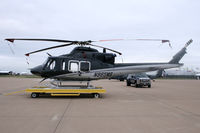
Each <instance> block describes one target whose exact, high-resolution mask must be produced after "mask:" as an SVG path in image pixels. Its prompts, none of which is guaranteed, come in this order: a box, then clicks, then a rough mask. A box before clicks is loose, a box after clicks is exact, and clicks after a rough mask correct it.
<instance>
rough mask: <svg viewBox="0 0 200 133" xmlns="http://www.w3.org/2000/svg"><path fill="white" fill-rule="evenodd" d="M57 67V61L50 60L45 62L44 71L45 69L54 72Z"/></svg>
mask: <svg viewBox="0 0 200 133" xmlns="http://www.w3.org/2000/svg"><path fill="white" fill-rule="evenodd" d="M55 66H56V61H55V59H51V58H48V59H47V60H46V61H45V62H44V69H45V70H53V69H55Z"/></svg>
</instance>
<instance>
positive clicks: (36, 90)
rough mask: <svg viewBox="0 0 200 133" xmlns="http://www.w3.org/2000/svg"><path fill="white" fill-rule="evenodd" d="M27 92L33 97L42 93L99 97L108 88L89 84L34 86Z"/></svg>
mask: <svg viewBox="0 0 200 133" xmlns="http://www.w3.org/2000/svg"><path fill="white" fill-rule="evenodd" d="M25 92H28V93H31V97H32V98H37V97H39V95H40V94H50V95H51V96H79V95H80V94H92V95H93V96H94V98H99V97H100V94H102V93H105V92H106V90H105V89H102V87H93V86H90V87H87V86H62V87H33V88H28V89H26V90H25Z"/></svg>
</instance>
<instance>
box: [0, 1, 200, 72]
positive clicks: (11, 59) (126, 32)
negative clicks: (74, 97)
mask: <svg viewBox="0 0 200 133" xmlns="http://www.w3.org/2000/svg"><path fill="white" fill-rule="evenodd" d="M199 13H200V1H199V0H0V70H13V71H17V72H22V71H28V68H31V67H34V66H36V65H40V64H41V63H42V62H43V61H44V60H45V59H46V57H47V54H46V52H41V53H38V54H34V55H31V56H30V57H29V58H28V61H29V63H30V64H29V65H27V63H26V58H25V56H24V54H25V53H27V52H30V51H33V50H37V49H40V48H45V47H49V46H53V45H56V44H58V43H49V42H25V41H16V42H15V43H14V44H12V45H11V47H12V49H13V50H14V52H15V54H12V52H11V50H10V48H9V46H8V45H7V44H8V43H7V42H6V41H4V39H5V38H9V37H18V38H57V39H67V40H102V39H113V38H119V39H121V38H124V39H137V38H148V39H151V38H152V39H154V38H158V39H169V40H170V41H171V43H172V47H173V49H171V48H169V47H168V45H167V44H161V43H160V42H136V41H122V42H106V43H96V44H99V45H102V46H106V47H109V48H112V49H115V50H117V51H120V52H122V53H123V56H118V57H117V62H122V59H123V62H167V61H169V60H170V59H171V58H172V56H173V55H174V54H175V53H176V52H177V51H178V50H180V49H181V48H182V47H183V46H184V44H185V43H186V42H187V41H188V40H189V39H191V38H192V39H193V40H194V42H193V43H192V44H191V46H189V47H188V50H187V52H188V54H186V55H185V56H184V57H183V59H182V60H181V62H182V63H184V64H185V66H186V67H194V68H196V67H200V60H199V59H200V53H199V51H200V38H199V35H200V14H199ZM73 48H74V46H70V47H64V48H59V49H55V50H49V51H47V52H49V53H50V54H52V55H60V54H64V53H68V52H70V51H71V50H72V49H73ZM98 50H99V51H102V49H98Z"/></svg>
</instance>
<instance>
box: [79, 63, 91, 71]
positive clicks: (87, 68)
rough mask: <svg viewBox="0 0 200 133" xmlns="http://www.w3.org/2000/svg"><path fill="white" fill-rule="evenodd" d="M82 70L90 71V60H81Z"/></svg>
mask: <svg viewBox="0 0 200 133" xmlns="http://www.w3.org/2000/svg"><path fill="white" fill-rule="evenodd" d="M80 70H81V71H86V72H87V71H90V62H87V61H81V62H80Z"/></svg>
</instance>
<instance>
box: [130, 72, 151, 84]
mask: <svg viewBox="0 0 200 133" xmlns="http://www.w3.org/2000/svg"><path fill="white" fill-rule="evenodd" d="M126 83H127V86H131V84H134V85H135V87H143V86H148V87H149V88H151V79H150V78H149V77H148V76H147V75H146V74H145V73H139V74H129V75H128V77H127V79H126Z"/></svg>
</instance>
